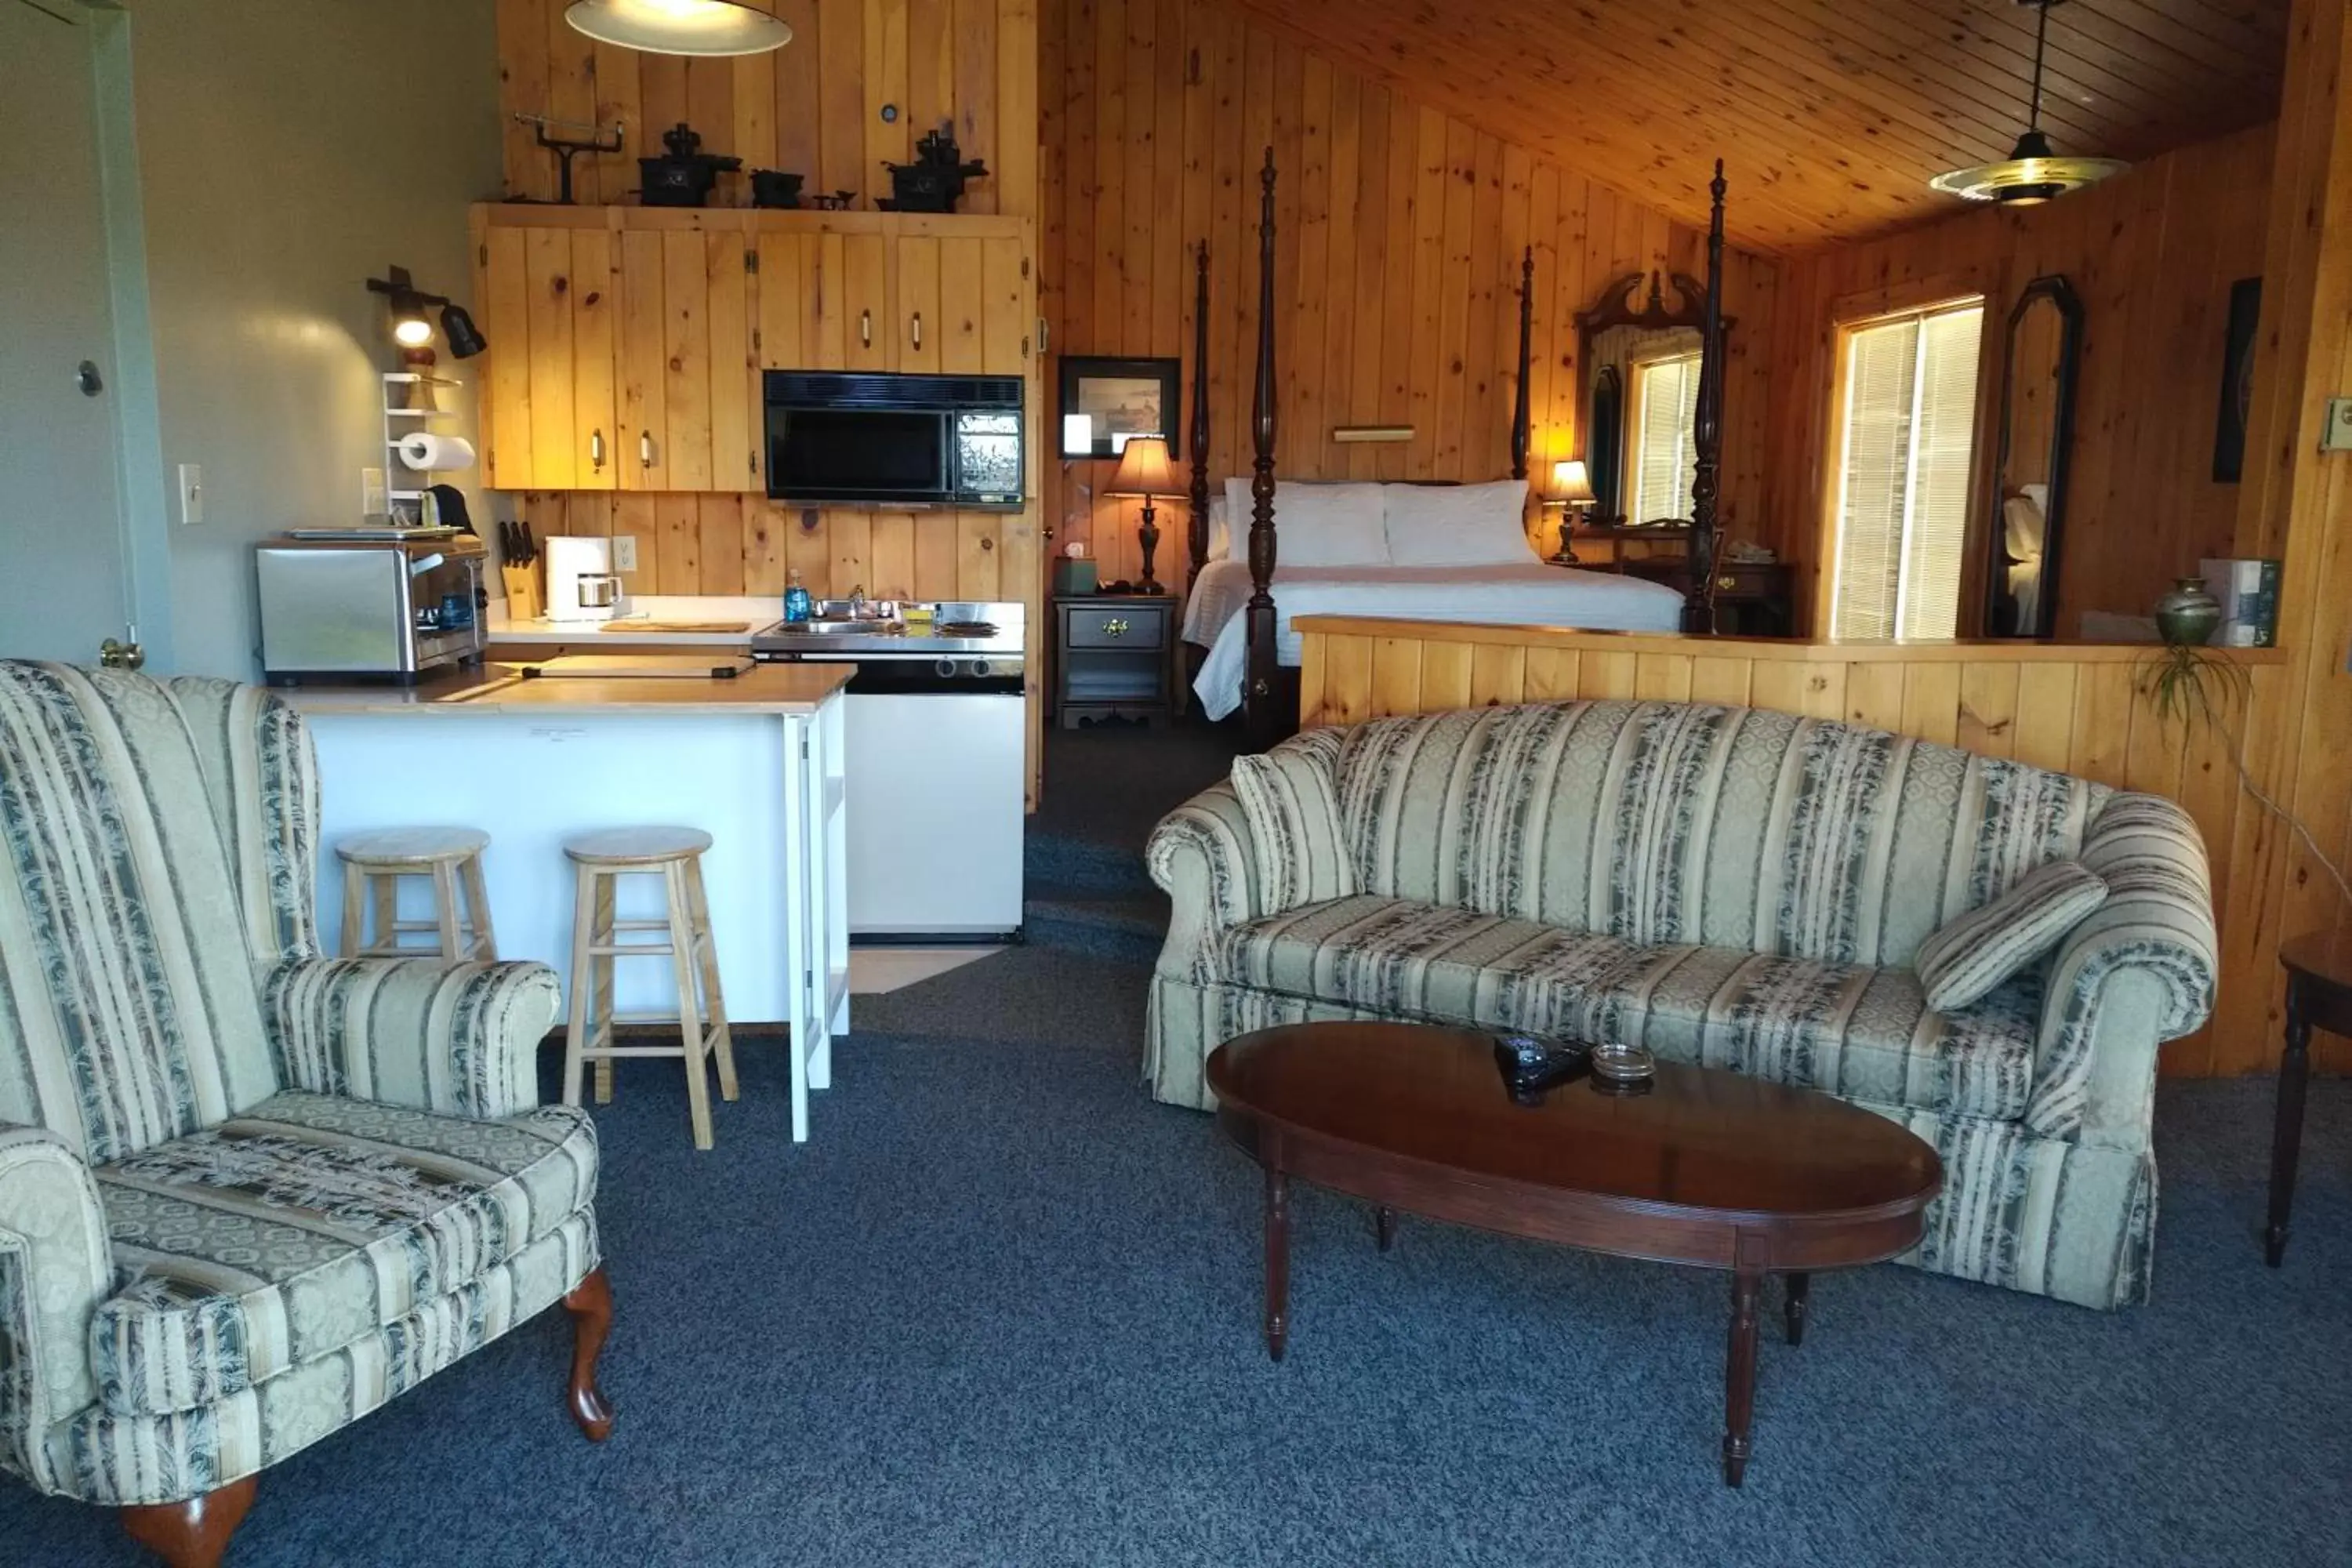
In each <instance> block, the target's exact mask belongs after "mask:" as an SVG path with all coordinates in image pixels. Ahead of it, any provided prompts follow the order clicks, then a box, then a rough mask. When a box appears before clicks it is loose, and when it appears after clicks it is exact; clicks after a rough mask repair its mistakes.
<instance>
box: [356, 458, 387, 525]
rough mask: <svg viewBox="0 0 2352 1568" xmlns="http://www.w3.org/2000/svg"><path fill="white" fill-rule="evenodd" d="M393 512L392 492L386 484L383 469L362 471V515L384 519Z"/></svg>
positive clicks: (363, 469) (364, 469) (365, 469)
mask: <svg viewBox="0 0 2352 1568" xmlns="http://www.w3.org/2000/svg"><path fill="white" fill-rule="evenodd" d="M391 510H392V492H391V490H390V489H389V488H387V487H386V485H385V484H384V479H383V469H382V468H362V469H361V470H360V515H361V516H362V517H382V516H383V515H384V514H385V513H387V512H389V511H391Z"/></svg>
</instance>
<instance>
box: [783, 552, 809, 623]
mask: <svg viewBox="0 0 2352 1568" xmlns="http://www.w3.org/2000/svg"><path fill="white" fill-rule="evenodd" d="M815 615H816V605H815V604H814V602H813V601H811V600H810V598H809V591H808V590H807V589H806V588H804V587H803V586H802V585H801V569H800V568H799V567H797V566H795V567H793V569H792V571H791V572H790V573H789V574H787V575H786V577H785V579H784V619H785V620H786V621H788V622H793V623H796V624H797V623H805V622H807V621H809V620H811V619H813V618H814V616H815Z"/></svg>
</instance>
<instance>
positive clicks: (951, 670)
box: [931, 658, 956, 680]
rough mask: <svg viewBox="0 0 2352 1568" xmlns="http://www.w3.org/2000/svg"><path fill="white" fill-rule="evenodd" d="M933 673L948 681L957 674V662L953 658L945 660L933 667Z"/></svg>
mask: <svg viewBox="0 0 2352 1568" xmlns="http://www.w3.org/2000/svg"><path fill="white" fill-rule="evenodd" d="M931 672H932V673H933V674H934V675H937V676H938V677H939V678H940V679H942V680H945V679H950V677H952V676H953V675H954V674H955V672H956V661H955V660H953V659H951V658H943V659H941V660H940V661H939V662H938V663H937V664H935V665H933V666H931Z"/></svg>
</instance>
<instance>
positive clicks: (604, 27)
mask: <svg viewBox="0 0 2352 1568" xmlns="http://www.w3.org/2000/svg"><path fill="white" fill-rule="evenodd" d="M563 19H564V20H565V21H566V22H569V23H570V24H572V28H573V30H574V31H576V32H582V33H585V34H587V35H588V36H589V37H592V38H594V39H595V40H596V41H597V42H599V43H604V44H619V45H620V46H622V47H624V48H631V49H643V50H644V51H646V53H647V54H656V55H702V56H715V55H760V54H765V53H767V52H768V51H769V50H770V49H780V48H782V47H784V46H785V45H786V44H789V43H791V42H792V41H793V30H792V28H791V27H790V26H786V25H785V23H784V21H783V19H782V18H781V17H778V16H770V15H769V14H768V13H767V12H765V11H762V10H760V9H758V8H756V7H754V6H751V5H742V4H740V3H739V0H572V5H569V6H567V7H565V9H564V12H563Z"/></svg>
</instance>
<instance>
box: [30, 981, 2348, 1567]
mask: <svg viewBox="0 0 2352 1568" xmlns="http://www.w3.org/2000/svg"><path fill="white" fill-rule="evenodd" d="M860 1008H861V1010H860V1016H859V1019H858V1024H859V1033H858V1035H857V1036H856V1038H855V1039H853V1040H852V1041H851V1042H849V1043H848V1044H847V1045H845V1047H842V1049H841V1050H840V1052H839V1056H838V1061H837V1065H836V1077H835V1088H833V1089H831V1090H829V1091H827V1092H826V1093H824V1094H823V1095H821V1096H820V1097H819V1098H818V1100H817V1101H816V1108H815V1112H814V1142H810V1143H809V1144H807V1145H805V1146H803V1147H800V1148H794V1147H793V1145H792V1144H791V1143H790V1142H788V1141H787V1123H786V1112H785V1105H784V1093H783V1084H782V1073H781V1070H780V1069H781V1054H780V1053H779V1052H777V1051H776V1050H774V1049H773V1048H772V1047H760V1046H757V1045H752V1046H750V1047H747V1048H746V1050H745V1051H744V1053H743V1054H744V1057H745V1062H744V1068H745V1070H744V1097H743V1100H741V1101H740V1103H738V1104H736V1105H733V1106H728V1107H722V1108H721V1110H720V1112H719V1147H718V1149H717V1150H716V1151H715V1152H712V1153H709V1154H702V1155H698V1154H696V1153H695V1152H693V1150H692V1149H691V1147H690V1146H689V1144H688V1139H687V1136H686V1111H685V1104H684V1093H683V1089H682V1086H681V1084H680V1082H679V1079H678V1077H677V1072H676V1070H675V1069H674V1068H670V1067H669V1066H668V1064H665V1063H658V1062H632V1063H625V1064H623V1068H622V1085H621V1089H622V1092H621V1096H620V1099H619V1100H618V1101H617V1103H616V1104H615V1105H614V1107H612V1108H611V1109H610V1110H608V1111H606V1112H605V1113H604V1115H603V1117H602V1119H601V1121H602V1128H603V1131H604V1146H605V1150H606V1154H607V1161H608V1163H607V1166H606V1172H605V1176H604V1196H603V1200H602V1205H601V1206H602V1209H603V1213H604V1238H605V1246H606V1249H607V1253H608V1257H609V1258H610V1263H611V1269H612V1275H613V1280H614V1292H615V1296H616V1299H617V1309H618V1315H617V1318H616V1321H615V1326H614V1335H613V1339H612V1342H611V1346H610V1348H609V1350H608V1352H607V1353H606V1356H605V1362H604V1385H605V1388H606V1390H607V1391H608V1392H609V1393H610V1394H611V1395H612V1397H613V1400H614V1404H615V1405H616V1407H617V1409H618V1411H619V1425H618V1427H617V1430H616V1431H615V1433H614V1436H613V1439H612V1441H611V1442H610V1443H609V1444H607V1445H605V1446H604V1447H601V1448H599V1447H591V1446H589V1445H588V1444H586V1443H585V1442H583V1440H582V1439H581V1438H580V1437H579V1436H578V1435H577V1433H576V1432H575V1431H574V1429H573V1428H572V1425H571V1423H570V1421H569V1420H568V1419H567V1418H566V1417H565V1415H564V1414H563V1412H562V1407H561V1401H560V1394H561V1390H562V1380H563V1373H564V1367H565V1363H566V1357H567V1353H568V1352H567V1346H568V1331H567V1328H566V1325H565V1323H564V1321H563V1319H562V1314H561V1313H558V1314H555V1315H553V1316H551V1317H548V1318H544V1319H541V1320H540V1321H535V1322H533V1323H531V1324H529V1325H527V1326H525V1327H524V1328H523V1329H521V1330H520V1331H517V1332H516V1333H514V1334H513V1335H511V1336H509V1338H508V1339H506V1340H505V1341H503V1342H499V1344H497V1345H494V1346H492V1347H491V1348H489V1349H488V1350H487V1351H485V1352H482V1353H480V1354H478V1355H476V1356H474V1357H472V1358H470V1359H469V1360H467V1361H466V1362H464V1363H461V1364H460V1365H458V1366H457V1368H455V1369H454V1370H452V1371H451V1372H449V1373H445V1374H443V1375H442V1376H440V1377H437V1378H436V1379H434V1380H433V1381H431V1382H430V1383H428V1384H425V1386H423V1387H422V1388H420V1389H418V1390H416V1391H415V1392H414V1393H412V1394H409V1395H407V1396H406V1397H404V1398H403V1399H401V1400H399V1401H396V1402H395V1403H394V1405H391V1406H390V1407H389V1408H387V1409H386V1410H384V1411H383V1412H382V1413H380V1414H378V1415H375V1416H373V1417H372V1418H370V1419H368V1420H366V1421H364V1422H362V1423H361V1424H360V1425H359V1426H355V1427H353V1428H351V1429H349V1430H347V1431H345V1432H342V1433H341V1434H338V1435H337V1436H332V1437H331V1438H329V1439H327V1440H326V1441H325V1442H323V1443H321V1444H320V1445H319V1446H318V1447H314V1448H312V1449H310V1451H308V1452H307V1453H305V1454H303V1455H301V1456H299V1457H298V1458H295V1459H293V1460H292V1461H290V1462H289V1463H287V1464H285V1465H283V1466H280V1467H278V1468H275V1469H273V1470H271V1471H269V1472H268V1473H267V1474H266V1475H265V1476H264V1478H263V1485H262V1488H261V1492H260V1498H259V1500H258V1501H257V1504H256V1506H255V1508H254V1510H253V1514H252V1516H251V1518H250V1519H249V1521H247V1524H246V1526H245V1529H244V1530H243V1531H241V1532H240V1534H239V1536H238V1538H237V1542H236V1548H235V1550H234V1551H233V1552H232V1554H231V1558H230V1562H231V1563H232V1564H235V1565H242V1568H268V1565H272V1564H287V1565H296V1564H299V1565H301V1568H319V1565H322V1564H387V1565H396V1568H406V1565H411V1564H414V1565H417V1568H424V1565H427V1564H430V1565H434V1568H509V1565H511V1568H523V1565H530V1568H538V1565H541V1564H553V1563H578V1564H604V1563H612V1564H628V1565H631V1568H636V1565H641V1564H671V1563H677V1564H704V1563H709V1564H755V1563H810V1564H819V1563H821V1564H827V1565H833V1568H863V1565H866V1564H898V1563H906V1564H974V1565H978V1564H1073V1565H1077V1564H1087V1565H1092V1564H1128V1563H1134V1564H1160V1563H1166V1564H1179V1563H1204V1564H1205V1563H1213V1564H1221V1565H1223V1564H1233V1565H1241V1564H1261V1563H1262V1564H1285V1565H1290V1564H1299V1565H1305V1564H1325V1563H1328V1564H1335V1565H1339V1564H1344V1565H1349V1568H1358V1565H1365V1564H1387V1563H1397V1564H1415V1565H1421V1564H1446V1563H1462V1564H1469V1563H1496V1564H1528V1563H1595V1564H1651V1563H1656V1564H1717V1563H1726V1564H1728V1563H1772V1564H1798V1563H1819V1564H1835V1565H1838V1568H1850V1565H1853V1564H1865V1563H1921V1564H1928V1563H1933V1564H1973V1563H1986V1564H1993V1563H1999V1564H2011V1563H2020V1562H2030V1563H2095V1564H2131V1565H2133V1568H2150V1565H2155V1564H2170V1563H2215V1564H2222V1563H2229V1564H2252V1563H2262V1564H2301V1563H2311V1564H2322V1563H2345V1562H2347V1561H2352V1515H2348V1514H2347V1504H2346V1500H2345V1492H2344V1476H2345V1474H2346V1472H2347V1462H2352V1377H2347V1375H2346V1373H2345V1371H2344V1357H2345V1352H2346V1347H2347V1343H2352V1093H2347V1091H2346V1087H2345V1086H2343V1085H2340V1084H2327V1085H2323V1086H2321V1087H2320V1088H2319V1089H2318V1091H2317V1092H2316V1093H2315V1097H2314V1103H2313V1106H2312V1119H2311V1121H2312V1128H2311V1131H2312V1136H2311V1141H2310V1143H2309V1146H2308V1152H2307V1157H2306V1167H2307V1173H2306V1176H2305V1184H2304V1191H2303V1198H2302V1203H2301V1205H2300V1213H2299V1226H2298V1234H2297V1237H2296V1239H2295V1242H2294V1247H2293V1248H2292V1250H2291V1251H2290V1254H2289V1256H2288V1259H2287V1265H2286V1267H2285V1268H2284V1269H2283V1270H2280V1271H2278V1272H2275V1273H2273V1272H2272V1271H2271V1270H2269V1269H2266V1268H2263V1266H2262V1263H2261V1259H2260V1257H2259V1255H2258V1248H2257V1247H2256V1244H2255V1240H2254V1232H2255V1228H2256V1226H2257V1222H2258V1218H2259V1215H2260V1213H2261V1209H2262V1183H2263V1161H2264V1152H2265V1150H2266V1149H2267V1146H2268V1132H2267V1129H2268V1125H2269V1121H2268V1117H2269V1109H2270V1104H2269V1093H2268V1086H2267V1085H2266V1084H2263V1083H2215V1084H2196V1085H2167V1086H2165V1088H2164V1089H2163V1091H2162V1093H2161V1096H2160V1107H2159V1126H2158V1149H2159V1152H2160V1157H2161V1159H2162V1160H2163V1162H2164V1179H2165V1192H2164V1207H2163V1216H2162V1222H2161V1226H2160V1229H2159V1254H2158V1274H2157V1296H2156V1300H2155V1301H2154V1303H2153V1304H2152V1305H2150V1306H2148V1307H2147V1308H2146V1309H2144V1310H2137V1311H2132V1312H2127V1313H2123V1314H2117V1315H2102V1314H2096V1313H2092V1312H2087V1311H2084V1310H2080V1309H2077V1308H2073V1307H2063V1306H2059V1305H2055V1304H2053V1303H2051V1302H2048V1301H2042V1300H2029V1299H2027V1298H2024V1297H2021V1296H2014V1295H2011V1294H2008V1293H2005V1292H2001V1291H1996V1290H1991V1289H1982V1288H1979V1287H1974V1286H1969V1285H1963V1284H1958V1283H1956V1282H1953V1281H1951V1280H1947V1279H1931V1278H1928V1277H1927V1276H1924V1275H1919V1274H1916V1273H1912V1272H1909V1271H1906V1270H1901V1269H1896V1268H1874V1269H1868V1270H1864V1271H1862V1272H1859V1273H1855V1274H1851V1275H1846V1276H1840V1277H1832V1278H1825V1279H1822V1280H1821V1281H1820V1282H1819V1283H1818V1284H1817V1285H1816V1287H1815V1289H1814V1292H1813V1320H1812V1321H1813V1328H1812V1331H1811V1333H1810V1334H1809V1335H1808V1337H1807V1342H1806V1343H1805V1345H1804V1347H1803V1349H1802V1350H1800V1351H1791V1350H1790V1349H1789V1348H1788V1347H1787V1346H1786V1345H1783V1344H1780V1343H1778V1342H1775V1341H1774V1340H1772V1339H1771V1338H1769V1335H1768V1339H1767V1342H1766V1345H1765V1348H1764V1353H1763V1368H1762V1381H1761V1387H1760V1390H1759V1405H1758V1426H1757V1442H1758V1448H1757V1457H1756V1460H1755V1464H1754V1467H1753V1468H1752V1469H1751V1471H1750V1473H1749V1477H1748V1486H1747V1488H1746V1489H1745V1490H1744V1491H1739V1492H1732V1491H1728V1490H1727V1489H1725V1488H1724V1487H1723V1486H1722V1485H1721V1484H1720V1482H1719V1481H1718V1480H1717V1471H1716V1450H1717V1436H1718V1432H1719V1427H1718V1422H1719V1419H1720V1403H1721V1394H1720V1382H1719V1380H1720V1376H1721V1361H1722V1354H1723V1339H1724V1321H1725V1309H1726V1296H1727V1292H1726V1288H1725V1286H1724V1283H1723V1280H1722V1279H1721V1278H1720V1277H1719V1276H1715V1275H1710V1274H1703V1273H1698V1272H1693V1271H1684V1270H1678V1269H1672V1268H1659V1267H1654V1266H1645V1265H1640V1264H1633V1263H1622V1262H1615V1261H1611V1260H1606V1259H1601V1258H1589V1257H1584V1256H1581V1255H1579V1254H1576V1253H1572V1252H1569V1251H1565V1250H1561V1249H1557V1248H1551V1247H1539V1246H1536V1245H1532V1244H1524V1243H1518V1242H1513V1241H1507V1240H1503V1239H1499V1238H1495V1237H1486V1236H1481V1235H1477V1234H1474V1233H1471V1232H1467V1231H1462V1230H1454V1229H1450V1228H1446V1227H1443V1226H1433V1225H1427V1224H1414V1223H1411V1222H1408V1223H1407V1224H1406V1226H1405V1228H1404V1231H1403V1234H1402V1237H1401V1239H1400V1241H1399V1244H1398V1247H1397V1250H1396V1251H1395V1252H1394V1253H1393V1254H1391V1255H1390V1256H1389V1257H1387V1258H1382V1257H1381V1256H1380V1255H1379V1254H1378V1253H1377V1252H1375V1251H1374V1250H1373V1247H1372V1245H1371V1235H1370V1219H1369V1216H1368V1215H1367V1214H1366V1213H1365V1212H1364V1211H1363V1210H1362V1209H1361V1208H1360V1207H1359V1206H1358V1205H1354V1204H1351V1203H1349V1202H1347V1201H1344V1200H1341V1199H1339V1198H1336V1197H1331V1196H1329V1195H1328V1194H1315V1193H1312V1192H1309V1193H1307V1194H1305V1195H1304V1196H1303V1197H1302V1198H1301V1200H1300V1202H1299V1214H1298V1237H1297V1248H1296V1254H1295V1265H1294V1268H1295V1278H1294V1295H1293V1306H1294V1310H1295V1316H1296V1326H1295V1328H1294V1330H1293V1333H1292V1339H1291V1350H1290V1356H1289V1359H1288V1360H1287V1361H1286V1363H1284V1364H1282V1365H1279V1366H1276V1365H1273V1364H1271V1363H1268V1362H1267V1360H1266V1359H1265V1352H1264V1351H1263V1349H1262V1348H1261V1347H1260V1344H1259V1342H1258V1338H1257V1319H1256V1314H1257V1306H1258V1289H1259V1274H1258V1248H1257V1242H1258V1213H1257V1203H1258V1184H1257V1181H1256V1179H1255V1170H1254V1168H1253V1167H1251V1166H1249V1165H1248V1164H1247V1163H1245V1162H1244V1160H1243V1159H1242V1158H1241V1156H1239V1155H1238V1154H1237V1153H1235V1152H1234V1151H1233V1150H1231V1149H1229V1148H1227V1147H1225V1146H1224V1145H1223V1143H1222V1142H1220V1141H1219V1138H1218V1136H1217V1134H1216V1132H1215V1130H1214V1127H1213V1123H1212V1122H1211V1121H1210V1120H1209V1119H1208V1118H1206V1117H1203V1116H1200V1115H1197V1114H1195V1113H1192V1112H1189V1111H1183V1110H1172V1109H1170V1108H1167V1107H1163V1106H1159V1105H1154V1104H1152V1103H1151V1102H1150V1100H1149V1099H1148V1098H1147V1097H1146V1096H1145V1094H1144V1093H1143V1091H1142V1089H1140V1088H1139V1086H1138V1084H1137V1082H1136V1049H1135V1042H1136V1039H1137V1037H1138V1034H1139V1029H1140V1026H1141V1019H1142V973H1141V972H1140V971H1139V970H1136V969H1134V968H1132V967H1118V966H1112V965H1108V964H1106V963H1102V962H1101V961H1099V960H1096V959H1092V958H1087V957H1081V956H1077V955H1074V954H1070V953H1066V952H1055V951H1053V950H1049V949H1039V948H1030V949H1021V950H1013V951H1011V952H1006V953H1003V954H1002V955H999V956H997V957H993V958H991V959H988V960H986V961H984V962H982V963H978V964H974V965H972V966H971V967H969V968H966V969H962V970H959V971H957V972H956V973H951V974H948V975H944V976H942V977H940V978H939V979H937V980H933V981H929V982H926V983H924V984H919V985H917V986H914V987H912V988H910V989H908V990H907V991H904V992H900V993H898V994H893V995H891V996H887V997H882V998H876V999H872V1000H870V1001H865V1002H862V1003H861V1005H860ZM0 1561H5V1563H10V1564H15V1563H26V1564H41V1565H44V1568H49V1565H65V1564H85V1563H87V1564H112V1563H133V1562H135V1561H137V1559H136V1557H135V1556H134V1554H133V1553H132V1552H131V1550H130V1549H129V1548H128V1546H127V1545H125V1544H123V1543H122V1542H121V1538H120V1536H119V1535H118V1533H117V1532H116V1530H115V1527H114V1525H113V1523H112V1521H110V1519H109V1518H108V1517H106V1516H104V1515H101V1514H99V1513H97V1512H95V1511H93V1510H86V1509H83V1508H80V1507H79V1506H77V1505H74V1504H71V1503H64V1502H52V1501H46V1500H37V1499H36V1498H34V1497H33V1496H32V1495H31V1494H30V1493H29V1492H27V1491H26V1489H23V1488H22V1487H20V1486H18V1485H16V1484H15V1483H13V1482H7V1483H0Z"/></svg>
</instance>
